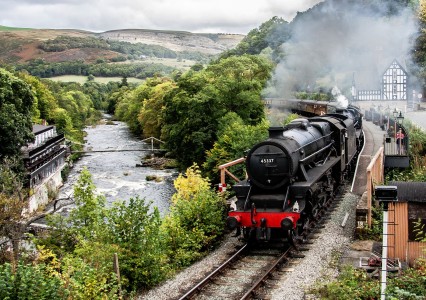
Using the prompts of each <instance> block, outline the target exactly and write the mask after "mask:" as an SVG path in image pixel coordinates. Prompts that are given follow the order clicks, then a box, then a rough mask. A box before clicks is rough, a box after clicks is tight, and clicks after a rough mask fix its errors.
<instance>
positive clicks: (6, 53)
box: [0, 26, 244, 63]
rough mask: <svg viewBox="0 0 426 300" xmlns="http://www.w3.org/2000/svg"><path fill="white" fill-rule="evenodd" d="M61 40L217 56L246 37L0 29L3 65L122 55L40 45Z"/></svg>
mask: <svg viewBox="0 0 426 300" xmlns="http://www.w3.org/2000/svg"><path fill="white" fill-rule="evenodd" d="M59 36H66V37H77V38H99V39H104V40H107V41H118V42H128V43H132V44H135V43H142V44H147V45H154V46H161V47H165V48H168V49H170V50H172V51H176V52H199V53H201V54H203V55H215V54H218V53H221V52H222V51H224V50H226V49H229V48H232V47H234V46H236V45H237V44H238V43H239V42H240V41H241V39H242V38H243V37H244V36H243V35H228V34H197V33H190V32H182V31H157V30H147V29H123V30H113V31H106V32H102V33H94V32H89V31H82V30H54V29H25V28H9V27H3V26H0V61H2V62H6V63H23V62H26V61H29V60H33V59H37V58H40V59H44V60H45V61H46V62H61V61H73V60H83V61H86V62H94V61H96V60H97V59H98V58H102V59H104V60H110V59H113V58H114V57H118V56H119V55H120V53H119V52H117V51H111V50H108V49H100V48H89V47H87V46H86V47H81V48H78V47H77V48H73V49H65V50H63V51H49V52H47V51H44V50H42V49H41V47H40V45H41V44H42V43H43V42H46V41H48V40H52V39H55V38H57V37H59Z"/></svg>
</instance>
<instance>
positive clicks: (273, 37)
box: [222, 16, 290, 57]
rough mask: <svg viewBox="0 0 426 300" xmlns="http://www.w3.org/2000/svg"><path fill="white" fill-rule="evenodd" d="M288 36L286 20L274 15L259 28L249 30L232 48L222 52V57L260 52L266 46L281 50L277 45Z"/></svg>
mask: <svg viewBox="0 0 426 300" xmlns="http://www.w3.org/2000/svg"><path fill="white" fill-rule="evenodd" d="M289 38H290V30H289V24H288V22H287V21H285V20H284V19H282V18H279V17H277V16H275V17H272V18H271V19H270V20H268V21H266V22H264V23H262V24H261V25H260V26H259V28H255V29H252V30H250V32H249V33H248V34H247V35H246V36H245V37H244V38H243V39H242V40H241V42H240V43H239V44H238V45H237V46H236V47H235V48H234V49H231V50H228V51H226V52H224V54H222V57H229V56H232V55H243V54H260V53H261V52H262V51H263V50H264V49H266V48H268V47H270V48H271V49H272V50H273V51H274V52H277V53H278V52H279V51H281V50H280V49H279V48H280V47H279V46H281V45H282V44H283V43H284V42H285V41H287V40H288V39H289Z"/></svg>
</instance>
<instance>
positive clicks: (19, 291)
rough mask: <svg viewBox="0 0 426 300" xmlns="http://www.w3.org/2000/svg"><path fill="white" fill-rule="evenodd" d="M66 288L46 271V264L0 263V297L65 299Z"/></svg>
mask: <svg viewBox="0 0 426 300" xmlns="http://www.w3.org/2000/svg"><path fill="white" fill-rule="evenodd" d="M68 294H69V293H68V290H67V289H65V287H64V286H63V285H62V282H61V280H60V279H59V278H58V277H56V276H49V275H48V274H47V273H46V266H45V265H44V264H39V265H34V266H33V265H26V264H24V263H22V262H20V263H19V264H18V265H17V267H16V270H13V268H12V265H11V264H9V263H5V264H3V265H0V299H28V300H30V299H37V300H38V299H67V295H68Z"/></svg>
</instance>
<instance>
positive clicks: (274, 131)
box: [269, 127, 284, 139]
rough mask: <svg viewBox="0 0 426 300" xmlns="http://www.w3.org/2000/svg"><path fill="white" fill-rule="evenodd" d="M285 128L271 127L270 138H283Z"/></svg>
mask: <svg viewBox="0 0 426 300" xmlns="http://www.w3.org/2000/svg"><path fill="white" fill-rule="evenodd" d="M283 132H284V127H269V138H271V139H275V138H282V136H283Z"/></svg>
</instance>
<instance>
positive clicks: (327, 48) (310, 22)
mask: <svg viewBox="0 0 426 300" xmlns="http://www.w3.org/2000/svg"><path fill="white" fill-rule="evenodd" d="M365 2H366V1H359V0H358V1H355V0H329V1H326V2H323V3H320V4H317V5H316V6H315V7H313V8H312V9H310V10H309V13H303V14H299V15H298V16H296V18H295V19H294V20H293V21H292V22H291V23H290V26H291V38H290V40H288V41H287V42H286V43H285V44H283V45H282V48H283V51H284V53H285V58H284V60H282V61H281V62H280V63H279V64H278V66H277V68H276V70H275V74H274V75H273V78H272V80H271V82H270V87H269V88H268V95H267V96H271V97H280V98H288V97H292V93H293V92H294V91H296V90H303V91H318V89H319V88H320V87H325V88H327V91H329V90H330V89H331V88H332V87H338V88H339V89H340V90H341V91H342V93H343V94H345V95H347V96H349V95H350V89H351V86H352V82H353V80H355V83H356V87H357V89H363V90H365V89H380V80H381V76H382V75H383V73H384V71H385V70H386V69H387V68H388V67H389V66H390V64H391V63H392V61H393V60H394V59H396V60H397V61H398V62H399V63H400V64H401V65H402V66H403V67H404V68H406V66H407V65H409V64H410V61H409V52H410V49H411V48H412V46H413V43H414V41H415V37H416V33H417V24H416V18H415V16H414V15H413V12H412V10H410V9H407V8H405V9H402V8H398V9H396V8H395V7H391V6H389V4H387V5H385V4H383V3H384V1H380V3H382V4H380V5H379V4H377V3H376V4H375V5H371V2H372V1H369V2H370V4H366V3H365ZM376 2H379V1H376ZM390 12H392V13H390Z"/></svg>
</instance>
